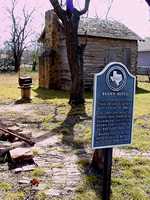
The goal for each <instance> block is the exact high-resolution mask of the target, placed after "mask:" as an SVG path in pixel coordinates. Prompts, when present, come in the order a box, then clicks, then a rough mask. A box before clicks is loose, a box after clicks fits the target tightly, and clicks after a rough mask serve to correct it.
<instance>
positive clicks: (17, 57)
mask: <svg viewBox="0 0 150 200" xmlns="http://www.w3.org/2000/svg"><path fill="white" fill-rule="evenodd" d="M11 3H12V5H11V8H10V9H8V13H9V16H10V17H11V20H12V27H11V38H10V40H9V41H8V43H9V46H10V48H11V51H12V56H13V58H14V62H15V71H16V72H18V71H19V69H20V64H21V57H22V54H23V52H24V50H25V49H26V48H27V45H28V42H27V40H28V38H29V37H30V34H31V31H29V30H28V25H29V24H30V22H31V18H32V14H33V10H32V11H31V12H27V10H26V9H25V7H24V8H23V9H22V16H23V19H22V22H21V20H20V19H18V17H17V16H16V14H15V11H16V5H17V0H11Z"/></svg>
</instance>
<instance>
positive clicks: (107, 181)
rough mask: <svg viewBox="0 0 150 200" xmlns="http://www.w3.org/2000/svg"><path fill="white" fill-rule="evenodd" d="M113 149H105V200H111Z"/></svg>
mask: <svg viewBox="0 0 150 200" xmlns="http://www.w3.org/2000/svg"><path fill="white" fill-rule="evenodd" d="M112 152H113V149H112V148H108V149H104V173H103V200H110V192H111V168H112Z"/></svg>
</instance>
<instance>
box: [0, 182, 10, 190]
mask: <svg viewBox="0 0 150 200" xmlns="http://www.w3.org/2000/svg"><path fill="white" fill-rule="evenodd" d="M11 189H12V185H11V184H10V183H6V182H0V190H2V191H5V192H7V191H9V190H11Z"/></svg>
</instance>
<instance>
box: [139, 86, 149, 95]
mask: <svg viewBox="0 0 150 200" xmlns="http://www.w3.org/2000/svg"><path fill="white" fill-rule="evenodd" d="M147 93H150V91H149V90H145V89H143V88H140V87H138V88H137V89H136V94H147Z"/></svg>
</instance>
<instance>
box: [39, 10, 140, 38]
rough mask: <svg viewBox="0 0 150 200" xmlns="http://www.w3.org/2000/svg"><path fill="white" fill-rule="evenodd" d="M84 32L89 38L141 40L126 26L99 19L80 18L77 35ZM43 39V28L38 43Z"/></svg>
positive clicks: (113, 21)
mask: <svg viewBox="0 0 150 200" xmlns="http://www.w3.org/2000/svg"><path fill="white" fill-rule="evenodd" d="M52 12H53V10H49V11H47V12H46V13H47V14H50V13H51V14H52ZM58 21H59V20H58ZM59 23H60V21H59ZM60 26H61V23H60ZM85 32H86V35H87V36H89V37H90V36H92V37H104V38H113V39H124V40H142V38H140V37H139V36H138V35H137V34H136V33H134V32H133V31H132V30H130V29H129V28H128V27H127V26H125V25H124V24H122V23H120V22H118V21H116V20H106V19H100V18H81V19H80V23H79V29H78V34H79V35H81V36H84V35H85ZM44 38H45V28H44V30H43V32H42V33H41V36H40V38H39V40H38V41H42V40H43V39H44Z"/></svg>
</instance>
